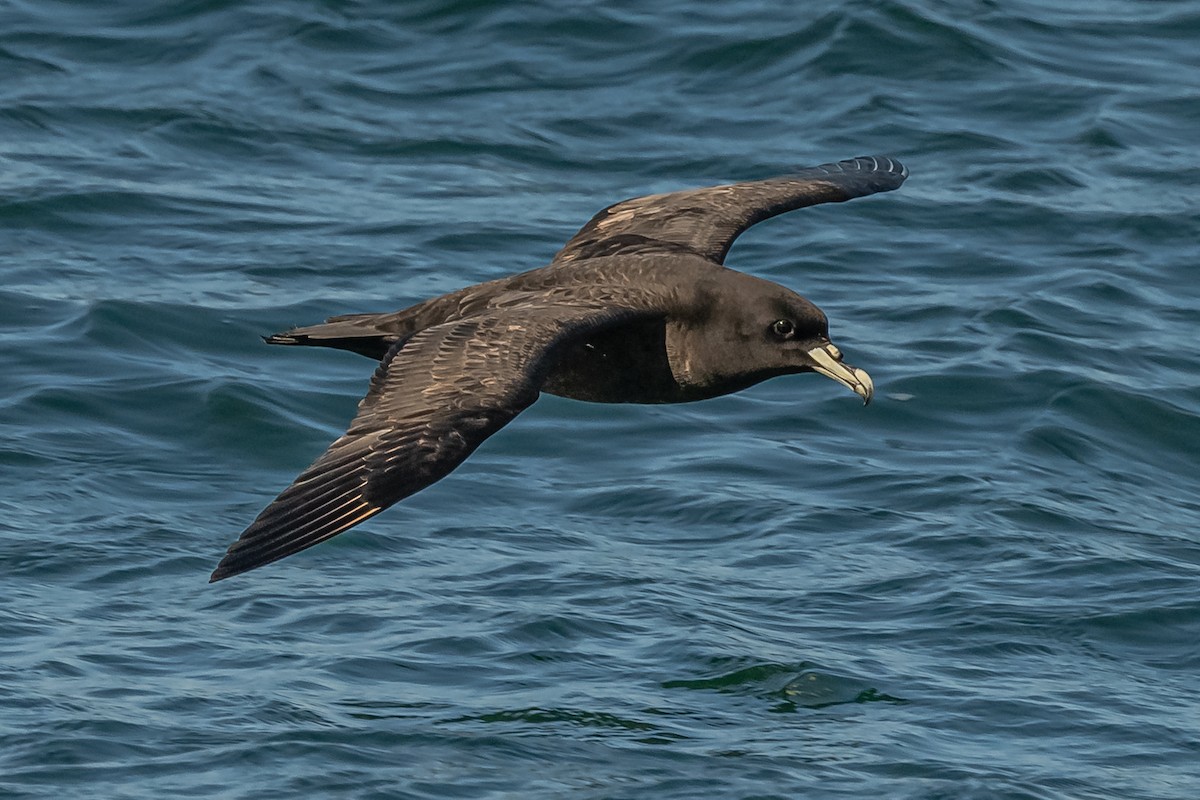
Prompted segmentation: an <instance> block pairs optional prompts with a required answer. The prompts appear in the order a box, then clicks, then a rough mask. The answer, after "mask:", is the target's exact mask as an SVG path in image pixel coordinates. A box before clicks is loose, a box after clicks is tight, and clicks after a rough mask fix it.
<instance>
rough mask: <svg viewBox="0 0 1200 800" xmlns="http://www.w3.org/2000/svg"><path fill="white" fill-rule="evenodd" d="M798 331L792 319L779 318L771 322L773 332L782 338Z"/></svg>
mask: <svg viewBox="0 0 1200 800" xmlns="http://www.w3.org/2000/svg"><path fill="white" fill-rule="evenodd" d="M795 332H796V326H795V325H794V324H792V321H791V320H790V319H777V320H775V321H774V322H772V323H771V333H773V334H775V335H776V336H778V337H779V338H780V339H786V338H788V337H789V336H791V335H792V334H793V333H795Z"/></svg>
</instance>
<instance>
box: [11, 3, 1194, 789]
mask: <svg viewBox="0 0 1200 800" xmlns="http://www.w3.org/2000/svg"><path fill="white" fill-rule="evenodd" d="M1198 42H1200V2H1198V0H1158V2H1152V3H1151V2H1115V1H1109V0H1087V1H1086V2H1084V1H1083V0H1066V1H1065V2H1059V3H1037V2H1031V1H1028V0H1014V2H1005V3H997V2H991V1H990V0H967V1H966V2H947V1H946V0H845V1H844V2H832V1H831V0H818V1H817V2H810V3H790V2H766V1H765V0H763V1H761V2H759V1H757V0H729V1H728V2H721V3H696V2H682V1H681V0H663V1H662V2H657V3H653V4H648V3H636V2H630V1H629V0H618V1H617V2H612V3H582V2H572V1H571V0H538V1H537V2H530V3H499V2H484V1H483V0H414V1H413V2H403V3H387V2H382V1H381V0H359V1H358V2H353V1H352V0H275V1H274V2H262V1H261V0H259V1H257V2H255V1H253V0H252V1H251V2H242V3H233V2H221V1H220V0H191V1H189V2H181V3H159V4H154V3H137V2H116V3H89V2H77V1H76V2H69V1H67V0H45V1H44V2H33V1H32V0H12V2H8V3H3V4H0V277H2V280H0V387H2V389H3V390H2V391H0V431H3V435H2V436H0V569H2V570H3V580H2V583H0V587H2V588H0V797H3V798H5V799H6V800H7V799H8V798H13V800H25V799H26V798H29V799H31V800H32V799H33V798H37V799H38V800H41V799H43V798H46V799H49V798H54V800H60V799H61V798H64V797H96V798H129V799H130V800H142V799H143V798H144V799H146V800H149V799H150V798H154V799H155V800H158V799H159V798H163V797H220V798H264V797H269V798H306V799H307V798H313V797H354V798H405V799H407V798H437V799H439V800H441V799H443V798H502V797H504V798H508V797H513V798H516V797H519V798H567V797H570V798H573V799H575V798H595V799H599V798H614V799H615V798H654V800H670V799H676V798H678V799H679V800H685V799H691V798H718V797H719V798H727V797H728V798H747V799H748V798H756V800H766V799H767V798H797V797H806V798H808V797H847V798H863V797H887V798H914V799H915V798H922V799H926V798H955V799H956V800H960V799H961V798H981V799H982V798H987V799H988V800H991V799H993V798H1013V799H1014V800H1016V799H1018V798H1019V799H1020V800H1026V799H1029V800H1033V799H1035V798H1036V799H1039V800H1040V799H1042V798H1122V799H1129V798H1135V799H1145V800H1151V799H1153V800H1195V798H1197V797H1200V694H1198V692H1197V688H1196V686H1197V677H1198V676H1200V347H1198V346H1197V342H1198V330H1200V273H1198V272H1197V269H1196V267H1197V259H1198V254H1200V249H1198V248H1200V195H1198V192H1197V189H1198V187H1200V148H1198V143H1200V46H1197V43H1198ZM875 153H880V154H885V155H890V156H895V157H897V158H899V159H901V160H902V161H903V162H904V163H905V164H906V165H907V166H908V167H909V169H910V170H911V177H910V178H909V180H908V182H907V183H906V184H905V186H904V187H903V188H902V189H901V190H900V191H898V192H894V193H890V194H886V195H880V196H877V197H871V198H867V199H862V200H856V201H854V202H852V203H847V204H832V205H825V206H820V207H816V208H811V209H806V210H802V211H799V212H796V213H794V214H788V215H784V216H781V217H778V218H776V219H774V220H771V221H769V222H766V223H764V224H762V225H759V226H756V227H754V228H753V229H752V230H750V231H749V232H748V233H747V234H746V235H745V236H743V237H742V238H741V239H740V240H739V242H738V244H737V245H736V246H735V247H734V249H733V251H732V252H731V254H730V257H729V260H728V263H729V264H730V265H731V266H734V267H736V268H738V269H742V270H744V271H746V272H749V273H752V274H755V275H760V276H762V277H765V278H769V279H771V280H774V281H777V282H779V283H782V284H784V285H786V286H789V287H792V288H794V289H796V290H797V291H799V292H801V293H802V294H804V295H805V296H807V297H809V298H811V299H812V300H813V301H814V302H815V303H817V304H818V305H819V306H821V308H823V309H824V310H825V311H826V312H827V313H828V315H829V317H830V320H831V325H832V334H833V338H834V340H835V341H836V342H837V343H838V344H839V346H840V347H841V349H842V350H843V351H844V352H845V353H846V357H847V361H849V362H850V363H852V364H854V365H856V366H859V367H862V368H864V369H866V370H868V371H869V372H870V373H871V375H872V376H873V377H874V379H875V383H876V387H877V396H876V401H875V402H874V403H872V404H871V405H870V406H868V407H866V408H864V407H863V406H862V404H861V403H860V402H859V401H858V400H857V398H855V397H854V396H853V395H852V394H850V393H849V392H847V391H846V390H845V389H844V388H843V387H840V386H838V385H837V384H835V383H833V382H832V381H829V380H826V379H823V378H820V377H818V376H815V375H798V376H790V377H784V378H777V379H774V380H771V381H768V382H766V383H763V384H760V385H758V386H756V387H753V388H751V389H749V390H747V391H744V392H741V393H739V394H736V395H732V396H728V397H724V398H720V399H717V400H711V401H706V402H702V403H695V404H686V405H676V406H637V405H594V404H586V403H579V402H573V401H569V400H563V399H560V398H556V397H550V396H546V397H543V398H542V399H541V400H539V401H538V402H537V403H536V404H535V405H534V406H533V407H532V408H530V409H529V410H528V411H526V412H525V413H524V414H522V415H521V416H520V417H519V418H518V419H516V420H515V421H514V422H513V423H512V424H511V425H509V426H508V427H506V428H505V429H504V430H502V431H500V433H498V434H497V435H496V436H494V437H493V438H491V439H489V440H488V441H487V442H486V443H485V444H484V445H483V447H481V448H480V450H479V451H478V452H477V453H476V454H475V455H474V456H472V457H471V458H470V459H469V460H468V461H467V462H466V463H465V464H464V465H463V466H462V467H461V468H459V469H458V470H457V471H456V472H454V473H453V474H452V475H451V476H449V477H448V478H446V479H445V480H443V481H441V482H440V483H438V484H436V485H434V486H433V487H431V488H429V489H428V490H426V491H423V492H421V493H419V494H417V495H415V496H414V497H412V498H410V499H408V500H406V501H404V502H403V503H401V504H400V505H398V506H397V507H395V508H393V509H391V510H389V511H387V512H385V513H384V514H382V515H380V516H378V517H376V518H374V519H372V520H370V521H369V522H367V523H365V524H363V525H361V526H360V527H359V528H356V529H355V530H354V531H352V532H350V533H347V534H345V535H343V536H339V537H337V538H336V539H333V540H331V541H329V542H327V543H325V544H323V545H321V546H320V547H317V548H314V549H312V550H308V551H306V552H304V553H301V554H299V555H296V556H293V557H291V558H288V559H286V560H284V561H281V562H279V563H277V564H273V565H271V566H269V567H266V568H263V569H261V570H256V571H254V572H252V573H249V574H247V575H244V576H240V577H238V578H234V579H230V580H227V581H222V582H220V583H217V584H212V585H209V584H208V583H207V579H208V575H209V573H210V571H211V570H212V569H213V567H214V566H215V565H216V563H217V561H218V560H219V558H220V557H221V555H222V553H223V552H224V550H225V548H226V547H227V546H228V545H229V544H230V543H231V542H232V541H233V540H234V539H235V538H236V536H237V535H238V533H239V532H240V531H241V530H242V529H243V528H244V527H245V526H246V525H247V524H248V523H249V522H250V521H251V520H252V519H253V518H254V516H255V515H256V514H257V513H258V511H259V510H261V509H262V508H263V507H264V506H265V505H266V504H267V503H268V502H269V501H270V500H271V499H272V498H273V497H274V496H275V494H276V493H277V492H278V491H279V490H280V489H282V488H283V487H284V486H286V485H287V484H288V483H289V482H290V481H291V480H292V479H293V478H294V477H295V476H296V474H297V473H298V472H299V471H300V470H301V469H303V468H304V467H305V466H306V465H307V464H309V463H310V462H311V461H312V460H313V459H314V458H315V457H316V456H317V455H318V454H319V453H320V452H321V451H322V450H323V449H324V448H325V446H326V445H327V444H328V443H329V442H330V441H331V440H332V439H333V438H335V437H336V436H337V435H339V434H340V433H341V432H342V431H343V430H345V427H346V425H347V423H348V421H349V419H350V418H351V416H352V415H353V414H354V410H355V407H356V404H357V402H358V400H359V399H360V398H361V397H362V395H363V393H364V391H365V389H366V385H367V381H368V379H369V376H370V374H371V371H372V369H373V365H372V363H371V362H370V361H368V360H366V359H363V358H361V357H359V356H356V355H354V354H350V353H345V352H336V351H329V350H318V349H293V348H277V347H268V346H266V345H264V344H263V343H262V341H261V339H260V336H262V335H265V334H270V333H274V332H277V331H280V330H283V329H286V328H288V327H290V326H292V325H301V324H311V323H314V322H318V321H320V320H322V319H324V318H325V317H327V316H330V315H334V314H340V313H348V312H358V311H387V310H393V309H398V308H402V307H404V306H406V305H409V304H411V303H414V302H417V301H419V300H422V299H424V298H426V297H430V296H434V295H437V294H441V293H443V292H447V291H451V290H453V289H456V288H459V287H461V286H465V285H468V284H471V283H475V282H479V281H483V280H488V279H491V278H496V277H500V276H504V275H507V274H510V273H513V272H516V271H520V270H525V269H530V268H533V267H536V266H539V265H541V264H544V263H546V262H547V261H548V260H549V259H550V257H551V256H552V255H553V254H554V252H555V251H556V250H557V249H558V248H559V247H560V246H561V245H562V243H563V242H565V241H566V240H567V239H568V238H569V237H570V236H571V235H572V234H573V233H574V232H575V230H577V229H578V227H579V226H580V225H582V224H583V223H584V222H585V221H586V220H587V219H588V218H589V217H590V216H591V215H592V214H593V213H594V212H596V211H597V210H599V209H600V208H602V207H604V206H606V205H608V204H610V203H612V202H615V201H617V200H620V199H623V198H626V197H631V196H635V195H641V194H647V193H651V192H660V191H669V190H673V189H680V188H687V187H695V186H703V185H709V184H715V183H720V182H727V181H733V180H743V179H752V178H762V177H768V176H772V175H777V174H780V173H784V172H787V171H788V170H789V169H791V168H795V167H800V166H806V165H811V164H818V163H822V162H827V161H833V160H837V159H841V158H846V157H851V156H856V155H864V154H875Z"/></svg>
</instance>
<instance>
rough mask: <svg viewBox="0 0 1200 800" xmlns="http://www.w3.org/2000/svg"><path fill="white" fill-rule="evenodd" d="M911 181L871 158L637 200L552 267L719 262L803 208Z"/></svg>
mask: <svg viewBox="0 0 1200 800" xmlns="http://www.w3.org/2000/svg"><path fill="white" fill-rule="evenodd" d="M907 177H908V170H907V169H905V168H904V166H903V165H902V164H901V163H900V162H899V161H896V160H895V159H891V158H885V157H881V156H866V157H862V158H852V159H849V160H846V161H838V162H837V163H833V164H822V165H821V166H819V167H809V168H807V169H802V170H800V171H798V172H795V173H792V174H791V175H786V176H783V177H779V178H769V179H767V180H761V181H746V182H744V183H733V184H729V185H727V186H712V187H709V188H705V189H691V190H687V191H682V192H671V193H669V194H653V195H649V196H647V197H636V198H633V199H632V200H625V201H623V202H620V203H617V204H616V205H612V206H609V207H608V208H606V209H604V210H603V211H601V212H600V213H599V214H597V215H596V216H594V217H592V218H591V220H589V221H588V223H587V224H586V225H584V226H583V227H582V228H581V229H580V230H579V233H577V234H575V235H574V236H573V237H572V238H571V240H570V241H569V242H567V244H566V246H565V247H563V249H562V250H560V251H558V254H557V255H556V256H555V257H554V261H553V262H552V263H556V264H560V263H566V262H569V261H578V260H582V259H585V258H596V257H597V256H612V255H620V254H626V253H663V252H680V251H690V252H693V253H696V254H698V255H701V256H703V257H704V258H707V259H709V260H710V261H714V262H716V263H718V264H720V263H723V262H724V260H725V254H726V253H728V252H729V247H730V246H731V245H732V244H733V240H734V239H736V238H737V237H738V236H739V235H740V234H741V233H742V231H744V230H746V229H747V228H749V227H750V226H751V225H754V224H755V223H758V222H762V221H763V220H765V219H769V218H771V217H774V216H776V215H777V214H783V213H784V212H787V211H794V210H795V209H798V208H804V207H806V206H815V205H817V204H819V203H838V202H842V201H844V200H852V199H854V198H855V197H863V196H865V195H869V194H874V193H876V192H888V191H891V190H892V189H896V188H899V186H900V184H902V183H904V179H905V178H907Z"/></svg>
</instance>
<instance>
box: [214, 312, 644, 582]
mask: <svg viewBox="0 0 1200 800" xmlns="http://www.w3.org/2000/svg"><path fill="white" fill-rule="evenodd" d="M643 316H647V314H646V313H645V312H641V311H636V310H633V309H629V308H620V307H599V306H588V307H579V306H571V305H561V304H546V303H538V302H536V301H534V302H530V303H527V304H524V305H522V304H516V305H512V306H509V307H505V308H501V309H493V310H490V311H488V312H487V313H484V314H480V315H479V316H474V317H468V318H465V319H460V320H455V321H452V322H446V323H443V324H440V325H434V326H433V327H430V328H426V329H425V330H422V331H420V332H418V333H416V334H414V335H413V336H412V337H410V338H409V339H407V340H405V341H403V342H401V343H399V344H398V345H397V346H396V347H395V348H393V350H392V351H391V352H389V353H388V355H387V356H386V357H385V358H384V359H383V361H382V362H381V364H380V366H379V369H378V370H376V372H375V375H374V377H373V378H372V380H371V388H370V390H369V391H368V392H367V396H366V397H365V398H363V400H362V402H361V403H359V406H358V413H357V415H356V416H355V417H354V421H353V422H352V423H351V424H350V429H349V430H348V431H347V432H346V433H345V435H344V436H342V437H341V438H339V439H338V440H337V441H335V442H334V443H333V444H332V445H330V446H329V449H328V450H326V451H325V453H324V454H323V455H322V456H321V457H320V458H318V459H317V460H316V461H315V462H313V464H312V466H310V467H309V468H308V469H306V470H304V472H303V473H301V474H300V476H299V477H298V478H296V480H295V482H293V483H292V485H291V486H289V487H288V488H286V489H284V490H283V492H282V493H281V494H280V495H279V496H278V497H277V498H275V500H274V502H272V503H271V504H270V505H269V506H267V507H266V508H265V509H264V510H263V512H262V513H261V514H259V515H258V518H257V519H255V520H254V522H253V523H251V525H250V527H248V528H247V529H246V530H245V531H244V532H243V533H242V535H241V537H240V538H239V539H238V540H237V541H236V542H234V543H233V545H232V546H230V548H229V551H228V552H227V553H226V554H225V557H224V558H223V559H222V560H221V563H220V564H219V565H218V566H217V568H216V570H215V571H214V572H213V574H212V577H211V579H210V580H211V581H217V580H221V579H222V578H227V577H229V576H231V575H236V574H238V573H240V572H245V571H247V570H251V569H254V568H255V567H261V566H262V565H264V564H269V563H270V562H272V561H277V560H279V559H281V558H284V557H285V556H289V555H291V554H293V553H296V552H299V551H301V550H304V549H305V548H308V547H312V546H313V545H315V544H318V543H320V542H323V541H325V540H326V539H329V538H331V537H333V536H336V535H337V534H339V533H341V532H342V531H345V530H347V529H348V528H351V527H353V526H354V525H357V524H358V523H360V522H362V521H363V520H365V519H368V518H370V517H373V516H374V515H376V514H378V513H379V512H380V511H382V510H383V509H385V508H387V507H388V506H390V505H392V504H393V503H396V502H398V501H399V500H402V499H403V498H405V497H408V496H409V495H411V494H413V493H415V492H418V491H420V490H421V489H424V488H425V487H426V486H429V485H430V484H432V483H434V482H435V481H437V480H439V479H441V478H443V477H445V476H446V475H447V474H449V473H450V472H451V470H453V469H454V468H455V467H457V466H458V465H459V464H461V463H462V462H463V460H465V459H466V458H467V456H469V455H470V454H471V453H472V452H473V451H474V450H475V448H477V447H478V446H479V445H480V444H481V443H482V442H483V440H484V439H486V438H487V437H489V436H491V435H492V434H493V433H495V432H496V431H498V430H499V429H500V428H502V427H503V426H504V425H506V424H507V423H508V422H509V421H510V420H512V419H513V417H515V416H516V415H517V414H519V413H521V411H523V410H524V409H525V408H527V407H528V406H529V405H530V404H531V403H533V401H534V400H536V399H537V397H538V392H539V390H540V389H541V386H542V383H543V382H544V380H545V377H546V373H547V371H548V370H549V368H550V366H551V365H552V363H553V360H554V358H555V355H556V354H557V353H558V352H559V349H560V347H561V346H562V345H564V344H567V343H569V342H570V341H572V340H573V339H574V338H575V337H576V336H581V335H587V334H590V333H593V332H597V331H601V330H605V329H607V328H609V327H612V326H615V325H620V324H622V323H624V322H627V321H632V320H634V319H639V318H642V317H643Z"/></svg>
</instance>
